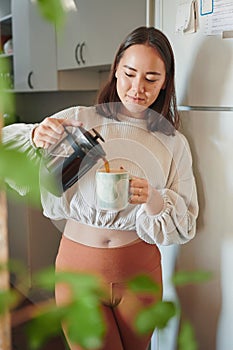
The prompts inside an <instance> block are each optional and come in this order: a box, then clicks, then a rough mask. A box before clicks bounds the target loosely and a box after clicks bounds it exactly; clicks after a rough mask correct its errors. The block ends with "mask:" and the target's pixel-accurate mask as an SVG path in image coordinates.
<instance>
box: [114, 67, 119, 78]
mask: <svg viewBox="0 0 233 350" xmlns="http://www.w3.org/2000/svg"><path fill="white" fill-rule="evenodd" d="M115 78H116V79H117V78H118V67H117V68H116V71H115Z"/></svg>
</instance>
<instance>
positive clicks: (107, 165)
mask: <svg viewBox="0 0 233 350" xmlns="http://www.w3.org/2000/svg"><path fill="white" fill-rule="evenodd" d="M103 161H104V167H105V171H106V173H110V166H109V161H108V160H107V159H106V158H103Z"/></svg>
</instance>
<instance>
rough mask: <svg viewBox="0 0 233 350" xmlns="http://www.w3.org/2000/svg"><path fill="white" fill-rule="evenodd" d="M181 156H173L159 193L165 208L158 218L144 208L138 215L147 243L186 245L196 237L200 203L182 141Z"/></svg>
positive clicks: (139, 228)
mask: <svg viewBox="0 0 233 350" xmlns="http://www.w3.org/2000/svg"><path fill="white" fill-rule="evenodd" d="M182 148H183V149H182V152H181V155H180V156H178V157H176V156H173V161H172V165H171V169H170V175H169V179H168V181H167V187H166V188H163V189H158V191H159V192H160V194H161V196H162V197H163V200H164V207H163V209H162V211H161V212H160V213H159V214H157V215H148V214H147V212H146V208H145V205H144V204H143V205H141V207H140V208H139V210H138V212H137V218H136V230H137V234H138V236H139V237H140V238H141V239H143V240H144V241H146V242H147V243H151V244H154V243H158V244H161V245H170V244H183V243H186V242H188V241H189V240H191V239H192V238H193V237H194V236H195V233H196V219H197V216H198V201H197V191H196V183H195V179H194V176H193V171H192V157H191V152H190V149H189V145H188V143H187V141H186V139H185V138H183V147H182Z"/></svg>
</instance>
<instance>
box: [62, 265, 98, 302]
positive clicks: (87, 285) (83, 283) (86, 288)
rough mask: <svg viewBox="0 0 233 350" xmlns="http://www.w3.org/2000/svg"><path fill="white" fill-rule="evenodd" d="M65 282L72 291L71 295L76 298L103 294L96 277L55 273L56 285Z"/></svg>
mask: <svg viewBox="0 0 233 350" xmlns="http://www.w3.org/2000/svg"><path fill="white" fill-rule="evenodd" d="M58 282H62V283H63V282H65V283H67V284H68V285H69V286H70V288H71V289H72V293H73V294H74V296H76V297H81V296H85V295H86V293H92V294H93V295H94V294H95V295H97V296H99V295H101V294H103V289H102V288H101V283H100V280H99V278H98V277H97V276H94V275H91V274H85V273H76V272H67V271H65V272H58V273H56V283H58Z"/></svg>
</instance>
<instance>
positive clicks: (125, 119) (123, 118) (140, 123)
mask: <svg viewBox="0 0 233 350" xmlns="http://www.w3.org/2000/svg"><path fill="white" fill-rule="evenodd" d="M117 119H118V120H119V121H121V122H127V123H130V124H134V125H138V126H143V127H146V125H147V122H146V119H140V118H133V117H130V116H128V115H125V114H121V113H118V114H117Z"/></svg>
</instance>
